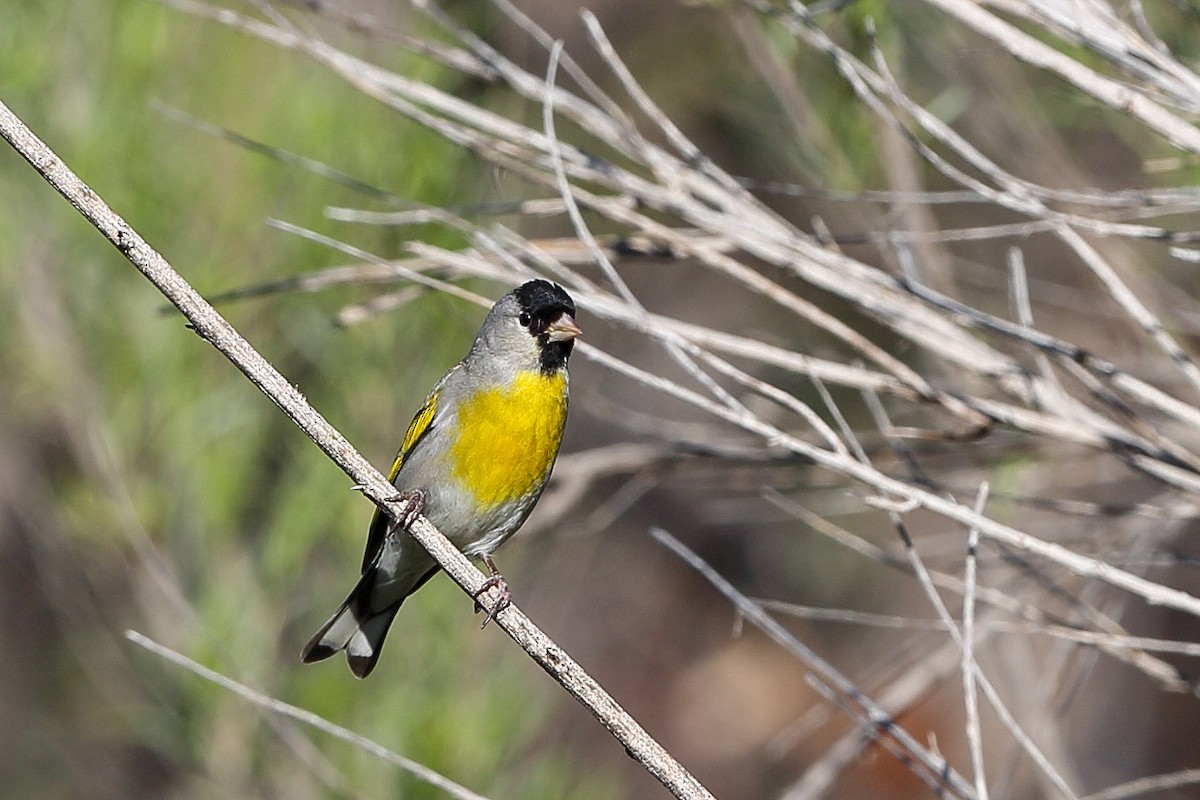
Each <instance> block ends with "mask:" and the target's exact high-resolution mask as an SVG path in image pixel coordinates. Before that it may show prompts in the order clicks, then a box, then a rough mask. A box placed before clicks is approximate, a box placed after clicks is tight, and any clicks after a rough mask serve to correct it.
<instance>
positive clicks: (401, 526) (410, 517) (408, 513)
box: [388, 489, 425, 531]
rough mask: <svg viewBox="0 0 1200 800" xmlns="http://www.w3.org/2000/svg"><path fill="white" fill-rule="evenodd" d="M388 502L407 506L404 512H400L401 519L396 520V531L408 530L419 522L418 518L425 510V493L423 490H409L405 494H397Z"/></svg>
mask: <svg viewBox="0 0 1200 800" xmlns="http://www.w3.org/2000/svg"><path fill="white" fill-rule="evenodd" d="M388 500H389V501H391V502H393V503H406V504H407V505H406V506H405V508H404V510H403V511H401V512H400V517H399V519H397V520H396V527H395V530H401V531H406V530H408V529H409V528H411V527H412V524H413V523H414V522H416V521H417V517H419V516H421V512H422V511H424V510H425V492H424V490H422V489H407V490H405V491H403V492H396V493H395V494H394V495H392V496H391V497H389V498H388Z"/></svg>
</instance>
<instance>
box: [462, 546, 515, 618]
mask: <svg viewBox="0 0 1200 800" xmlns="http://www.w3.org/2000/svg"><path fill="white" fill-rule="evenodd" d="M483 563H484V564H486V565H487V568H488V571H489V572H491V575H489V576H488V577H487V578H485V579H484V581H483V583H482V584H480V586H479V589H478V590H477V591H476V592H475V593H474V594H472V595H471V597H472V598H474V600H475V613H476V614H478V613H479V612H480V611H483V603H481V602H479V598H480V597H481V596H482V595H483V593H484V592H486V591H487V590H488V589H498V590H499V591H500V596H499V598H497V600H496V604H495V605H493V606H492V607H491V609H490V610H489V611H488V613H487V616H486V617H484V618H483V624H482V625H480V626H479V627H480V628H486V627H487V624H488V623H489V622H491V621H492V620H494V619H495V618H496V615H497V614H499V613H500V612H501V611H503V610H504V609H506V608H508V607H509V606H510V605H512V593H510V592H509V591H508V583H507V582H506V581H505V580H504V576H503V575H501V574H500V570H498V569H496V564H495V563H494V562H493V561H492V557H491V556H484V557H483Z"/></svg>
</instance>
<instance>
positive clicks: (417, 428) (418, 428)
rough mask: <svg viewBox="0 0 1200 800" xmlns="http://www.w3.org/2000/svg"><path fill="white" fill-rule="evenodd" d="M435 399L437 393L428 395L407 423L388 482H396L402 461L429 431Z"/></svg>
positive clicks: (435, 409)
mask: <svg viewBox="0 0 1200 800" xmlns="http://www.w3.org/2000/svg"><path fill="white" fill-rule="evenodd" d="M437 399H438V393H437V392H434V393H433V394H431V395H429V397H428V398H426V399H425V405H423V406H421V410H420V411H418V412H417V414H416V416H414V417H413V419H412V422H410V423H408V431H407V432H406V433H405V434H404V441H403V442H402V443H401V444H400V452H399V453H397V454H396V460H395V461H394V462H392V471H391V472H389V473H388V480H389V481H395V480H396V475H397V474H399V472H400V467H401V466H402V465H403V464H404V459H405V458H406V457H407V456H408V454H409V453H411V452H412V449H413V448H414V447H416V445H417V442H419V441H421V437H422V436H424V435H425V434H426V432H428V431H429V424H430V423H431V422H433V417H434V415H435V414H436V413H437Z"/></svg>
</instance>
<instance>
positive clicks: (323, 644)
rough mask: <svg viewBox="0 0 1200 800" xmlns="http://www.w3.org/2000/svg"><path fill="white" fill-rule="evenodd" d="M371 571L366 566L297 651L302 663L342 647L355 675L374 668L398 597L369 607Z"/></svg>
mask: <svg viewBox="0 0 1200 800" xmlns="http://www.w3.org/2000/svg"><path fill="white" fill-rule="evenodd" d="M373 573H374V571H373V570H368V573H367V574H364V575H363V578H364V579H366V580H360V581H359V582H358V585H357V586H355V587H354V591H352V592H350V596H349V597H347V598H346V602H344V603H342V607H341V608H339V609H338V610H337V613H335V614H334V615H333V616H332V617H330V618H329V621H328V622H326V623H325V624H324V625H322V626H321V629H320V630H318V631H317V632H316V633H315V634H313V637H312V638H311V639H309V640H308V644H306V645H304V649H303V650H301V651H300V660H301V661H303V662H304V663H305V664H311V663H312V662H314V661H321V660H323V659H326V658H329V657H330V656H332V655H334V654H335V653H337V652H339V651H341V650H345V651H346V660H347V661H348V662H349V663H350V671H351V672H353V673H354V675H355V677H358V678H365V677H367V676H368V675H370V674H371V670H373V669H375V663H376V662H377V661H379V653H380V652H381V651H382V650H383V640H384V638H385V637H386V636H387V632H388V628H390V627H391V625H392V620H393V619H394V618H395V616H396V612H397V611H399V610H400V603H401V602H402V601H397V602H395V603H393V604H392V605H390V606H388V607H387V608H384V609H382V610H380V611H372V610H370V597H371V591H372V589H373V588H374V583H375V582H374V580H373V578H374V574H373Z"/></svg>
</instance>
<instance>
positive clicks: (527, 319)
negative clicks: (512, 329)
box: [517, 312, 533, 328]
mask: <svg viewBox="0 0 1200 800" xmlns="http://www.w3.org/2000/svg"><path fill="white" fill-rule="evenodd" d="M517 322H519V323H521V327H522V328H528V327H529V323H531V322H533V317H531V316H529V315H528V314H526V313H524V312H522V313H521V316H519V317H517Z"/></svg>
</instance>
